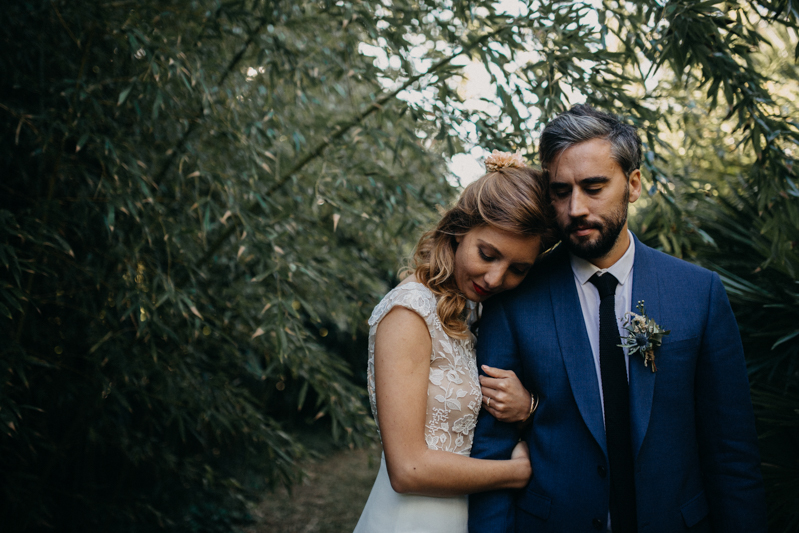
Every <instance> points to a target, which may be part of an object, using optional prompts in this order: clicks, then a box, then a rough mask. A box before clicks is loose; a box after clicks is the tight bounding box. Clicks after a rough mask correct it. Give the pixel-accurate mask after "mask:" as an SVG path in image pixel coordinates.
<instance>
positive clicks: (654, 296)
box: [630, 237, 661, 457]
mask: <svg viewBox="0 0 799 533" xmlns="http://www.w3.org/2000/svg"><path fill="white" fill-rule="evenodd" d="M634 239H635V263H634V264H633V293H632V302H631V305H632V309H631V311H633V312H637V309H636V308H635V307H636V305H637V304H638V302H639V301H641V300H643V301H644V304H645V305H646V314H647V315H648V316H649V317H650V318H652V319H654V320H655V322H657V323H661V322H660V320H661V316H660V315H661V311H660V295H659V283H658V272H657V269H656V268H655V266H656V265H654V264H653V262H652V257H651V253H652V252H651V250H650V249H649V248H648V247H646V246H645V245H643V244H641V242H640V241H639V240H638V238H637V237H634ZM656 376H657V373H656V372H652V368H651V367H645V366H644V361H643V358H642V357H641V356H640V355H638V354H637V353H636V354H633V355H631V356H630V424H631V425H632V428H631V430H632V438H633V456H634V457H637V456H638V452H639V451H640V450H641V445H642V444H643V442H644V436H645V435H646V430H647V427H648V426H649V417H650V414H651V413H652V397H653V396H654V392H655V377H656Z"/></svg>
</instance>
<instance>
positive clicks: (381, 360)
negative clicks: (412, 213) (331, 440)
mask: <svg viewBox="0 0 799 533" xmlns="http://www.w3.org/2000/svg"><path fill="white" fill-rule="evenodd" d="M486 170H487V174H485V175H484V176H483V177H481V178H480V179H478V180H477V181H475V182H474V183H472V184H470V185H469V186H468V187H466V189H465V190H464V191H463V193H462V194H461V196H460V198H459V199H458V201H457V202H456V204H455V205H454V206H453V207H452V208H451V209H449V210H448V211H447V212H446V213H444V215H443V217H442V219H441V221H440V222H439V223H438V225H437V226H436V228H435V229H434V230H432V231H429V232H427V233H426V234H424V235H423V236H422V238H421V239H420V240H419V243H418V245H417V248H416V252H415V254H414V258H413V261H414V267H413V269H412V270H411V271H410V275H409V276H408V277H407V278H405V279H404V280H403V282H402V283H400V284H399V285H398V286H397V287H396V288H394V289H393V290H392V291H391V292H389V293H388V294H387V295H386V296H385V297H384V298H383V300H382V301H381V302H380V304H378V306H377V307H375V309H374V311H373V312H372V316H371V318H370V319H369V326H370V330H369V365H368V369H367V374H368V388H369V398H370V401H371V405H372V413H373V414H374V417H375V421H376V422H377V424H378V429H379V432H380V437H381V439H382V442H383V450H384V452H383V457H382V459H381V463H380V471H379V473H378V475H377V479H376V481H375V484H374V487H373V488H372V492H371V494H370V495H369V500H368V501H367V503H366V507H365V508H364V510H363V513H362V514H361V518H360V520H359V521H358V525H357V526H356V527H355V533H383V532H415V533H418V532H430V533H433V532H435V533H464V532H466V530H467V501H466V494H468V493H471V492H480V491H485V490H494V489H502V488H522V487H524V486H526V484H527V481H528V480H529V478H530V475H531V474H532V470H531V466H530V457H529V453H528V451H527V448H526V446H525V444H524V443H519V444H518V445H517V446H516V448H515V449H514V450H513V454H512V455H511V457H510V459H508V460H500V461H492V460H484V459H472V458H470V457H469V452H470V450H471V447H472V439H473V436H474V427H475V424H476V422H477V415H478V413H479V411H480V406H481V404H482V405H483V406H484V407H485V409H486V410H487V411H488V412H489V413H490V414H492V415H493V416H495V417H497V418H498V419H499V420H502V421H504V422H522V421H524V420H526V419H528V418H529V417H530V415H532V413H533V411H534V410H535V407H536V401H535V398H533V396H532V395H531V394H530V393H529V392H528V391H527V390H525V389H524V387H523V386H522V384H521V383H520V382H519V380H518V379H517V378H516V376H515V374H514V373H513V372H510V371H504V370H501V369H494V368H490V367H483V369H482V370H483V371H484V372H485V373H486V374H487V375H488V376H481V377H480V378H479V380H478V373H477V364H476V361H475V341H476V339H475V336H474V334H473V333H472V331H471V330H470V327H472V326H473V325H474V323H475V322H476V320H477V319H478V318H479V313H480V302H482V301H484V300H485V299H487V298H489V297H491V296H493V295H494V294H497V293H499V292H502V291H506V290H509V289H513V288H514V287H516V286H517V285H519V283H521V282H522V280H523V279H524V277H525V275H526V274H527V272H528V271H529V270H530V268H531V267H532V266H533V263H534V262H535V260H536V257H537V256H538V255H539V254H540V253H541V251H542V250H543V249H544V245H545V244H548V242H545V241H548V240H549V234H550V232H549V227H550V221H551V220H552V216H551V214H550V212H549V205H548V202H547V200H546V194H545V190H546V185H545V181H544V180H543V178H542V176H541V174H540V173H539V172H538V171H536V170H534V169H531V168H528V167H526V166H525V165H524V163H523V161H522V159H521V156H520V155H519V154H508V153H501V152H497V151H494V153H493V154H492V155H491V156H489V157H488V158H487V159H486ZM378 413H379V416H378Z"/></svg>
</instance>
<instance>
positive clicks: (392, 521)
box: [354, 455, 469, 533]
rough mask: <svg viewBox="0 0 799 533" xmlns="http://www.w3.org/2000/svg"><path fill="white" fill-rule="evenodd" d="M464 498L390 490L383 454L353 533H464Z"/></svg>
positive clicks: (466, 518)
mask: <svg viewBox="0 0 799 533" xmlns="http://www.w3.org/2000/svg"><path fill="white" fill-rule="evenodd" d="M466 498H467V497H466V496H451V497H444V498H437V497H434V496H417V495H414V494H399V493H397V492H395V491H394V489H392V488H391V481H390V480H389V479H388V470H387V469H386V457H385V455H383V456H381V458H380V471H379V472H378V473H377V479H376V480H375V484H374V486H373V487H372V492H371V493H370V494H369V500H368V501H367V502H366V506H365V507H364V509H363V513H361V518H360V520H358V525H356V526H355V531H354V533H466V532H467V530H468V521H469V520H468V516H469V515H468V513H469V505H468V502H467V499H466Z"/></svg>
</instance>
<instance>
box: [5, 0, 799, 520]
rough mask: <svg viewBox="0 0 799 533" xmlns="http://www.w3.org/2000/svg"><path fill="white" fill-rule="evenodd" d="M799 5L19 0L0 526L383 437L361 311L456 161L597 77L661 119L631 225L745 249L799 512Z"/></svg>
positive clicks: (774, 441)
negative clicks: (373, 405) (369, 398)
mask: <svg viewBox="0 0 799 533" xmlns="http://www.w3.org/2000/svg"><path fill="white" fill-rule="evenodd" d="M798 19H799V12H798V11H797V6H796V4H795V3H793V2H792V1H791V0H774V1H771V0H753V1H751V2H737V1H727V2H715V1H713V0H708V1H703V2H699V1H668V2H664V1H662V0H660V1H656V0H645V1H628V2H619V1H616V0H591V1H589V2H545V3H542V2H538V1H536V2H530V1H522V0H518V1H515V0H514V1H511V0H504V1H502V2H496V1H474V2H463V1H459V0H443V1H442V0H436V1H433V0H382V1H378V0H375V1H359V0H348V1H345V0H340V1H333V0H317V1H298V0H292V1H281V0H225V1H222V0H135V1H134V0H92V1H87V0H70V1H67V0H27V1H26V0H6V1H4V2H2V5H0V20H3V21H4V24H2V26H0V43H2V47H3V52H2V54H0V151H2V156H0V161H1V163H0V168H2V175H1V176H0V263H2V267H0V365H1V366H0V368H1V369H2V371H3V374H4V379H3V381H2V385H1V386H0V471H2V472H3V475H2V476H1V477H0V523H1V524H2V525H3V528H2V529H3V531H4V532H6V531H8V532H16V531H70V532H71V531H76V532H78V531H79V532H91V531H110V530H114V531H119V532H139V531H156V530H165V531H192V532H195V531H196V532H200V531H202V532H206V531H208V532H211V531H214V532H216V531H218V532H225V531H231V530H234V529H236V528H237V527H240V526H242V525H243V524H247V523H248V522H249V521H251V520H252V512H251V510H252V509H253V508H252V506H251V505H250V502H252V501H256V500H258V499H260V498H261V496H262V495H263V494H264V493H265V491H266V493H267V494H269V493H270V492H268V491H271V490H275V489H276V488H278V487H281V486H291V485H292V484H294V483H296V482H297V481H298V480H299V476H300V472H301V468H300V465H302V464H306V463H304V461H306V460H307V457H308V455H309V454H313V453H318V452H319V450H322V452H324V451H325V450H324V449H323V448H324V446H329V444H324V443H328V442H335V443H338V446H353V447H358V446H363V445H365V444H367V443H369V442H372V441H373V440H374V438H375V432H374V423H373V422H372V420H371V417H370V415H369V413H368V408H367V402H366V401H365V390H364V383H365V366H366V365H365V358H366V347H365V335H366V319H367V318H368V315H369V313H370V311H371V308H372V306H373V305H375V304H376V303H377V301H379V299H380V297H381V296H382V295H383V294H384V293H385V292H386V291H387V290H388V289H389V288H390V287H391V286H392V285H393V284H394V283H396V282H397V271H398V268H399V267H400V266H401V264H402V260H403V258H404V257H406V256H407V255H408V254H409V252H410V251H411V249H412V246H413V244H414V243H415V240H416V238H417V237H418V235H419V233H420V232H421V231H422V230H423V228H426V227H427V226H428V225H429V224H430V223H431V222H432V221H433V220H435V218H436V216H437V208H438V207H440V206H445V205H447V204H448V203H449V202H450V201H452V199H453V198H454V197H455V196H456V195H457V191H458V183H457V179H456V177H457V176H454V175H453V173H452V170H450V169H452V168H454V167H452V166H451V164H452V163H451V162H452V161H459V160H463V158H464V157H465V158H466V159H467V160H469V158H471V160H474V159H475V158H476V157H478V158H479V156H480V155H481V154H482V153H483V152H482V150H483V149H485V150H489V151H490V150H491V149H495V148H496V149H501V150H510V149H520V150H522V151H523V152H524V153H526V154H527V158H528V160H530V161H531V162H534V161H535V144H536V140H537V132H538V131H540V129H541V125H542V124H543V123H544V122H546V121H547V120H549V119H550V118H551V117H553V116H554V115H555V114H557V113H558V112H560V111H563V110H565V109H567V108H568V107H569V106H570V105H572V104H574V103H579V102H588V103H591V104H593V105H595V106H597V107H600V108H604V109H607V110H611V111H613V112H615V113H618V114H620V115H622V116H624V117H625V118H626V119H628V120H630V121H632V122H633V123H635V124H636V125H637V126H639V127H640V128H641V130H642V132H643V133H644V135H643V137H644V140H645V155H646V157H645V169H644V176H645V181H646V189H647V193H646V194H645V195H644V197H643V198H642V200H641V201H639V202H638V203H637V204H636V208H635V210H634V211H633V212H632V213H631V214H632V226H633V229H634V231H636V232H637V233H638V235H639V236H641V238H642V239H643V240H644V241H646V242H647V243H649V244H651V245H653V246H656V247H658V248H660V249H662V250H664V251H666V252H668V253H670V254H673V255H677V256H679V257H683V258H685V259H687V260H689V261H693V262H696V263H699V264H702V265H704V266H707V267H709V268H712V269H715V270H717V271H718V272H720V273H721V274H722V276H723V279H724V282H725V285H726V287H727V291H728V294H729V295H730V298H731V300H732V302H733V306H734V309H735V311H736V315H737V317H738V321H739V324H740V327H741V332H742V334H743V338H744V342H745V346H746V353H747V358H748V363H749V369H750V381H751V385H752V398H753V401H754V403H755V408H756V414H757V417H758V430H759V433H760V438H761V452H762V458H763V472H764V475H765V477H766V482H767V490H768V498H769V506H770V520H771V528H772V531H795V530H797V528H799V454H797V450H798V449H799V446H798V445H799V442H797V441H798V440H799V414H798V413H799V389H797V382H799V374H798V373H797V371H798V370H799V369H798V368H797V362H799V355H798V354H797V351H798V350H799V286H797V276H799V256H798V255H797V249H796V244H797V242H799V203H797V197H799V189H797V185H796V179H797V172H796V168H795V167H794V163H795V160H796V154H797V150H799V146H798V145H799V123H797V121H796V118H795V117H797V116H799V113H797V104H799V91H797V89H799V85H797V84H798V82H799V68H798V67H797V58H799V48H797V20H798ZM479 79H483V86H482V87H483V88H482V89H479V90H475V89H474V87H475V86H476V85H475V84H476V83H477V82H476V80H479ZM459 158H460V159H459ZM448 165H450V166H448ZM461 174H462V173H461ZM462 175H463V174H462ZM320 443H323V444H320ZM320 446H322V448H320ZM342 482H346V480H343V481H342ZM281 490H282V489H281ZM258 509H259V510H262V509H264V507H259V508H258ZM259 512H262V511H259ZM272 512H277V511H274V509H273V511H272Z"/></svg>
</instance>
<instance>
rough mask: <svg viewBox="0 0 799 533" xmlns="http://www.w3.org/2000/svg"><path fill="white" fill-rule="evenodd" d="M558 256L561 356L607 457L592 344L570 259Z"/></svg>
mask: <svg viewBox="0 0 799 533" xmlns="http://www.w3.org/2000/svg"><path fill="white" fill-rule="evenodd" d="M555 253H558V252H555ZM559 254H560V257H558V258H553V260H554V261H553V264H552V277H551V278H550V279H551V283H550V294H551V297H552V308H553V311H554V315H555V329H556V331H557V335H558V342H559V344H560V353H561V356H562V357H563V363H564V365H565V366H566V373H567V374H568V376H569V383H570V384H571V389H572V393H573V394H574V399H575V401H576V402H577V407H578V409H579V410H580V415H581V416H582V417H583V420H584V421H585V424H586V425H587V426H588V429H589V430H590V431H591V434H592V435H593V436H594V438H595V439H596V441H597V443H599V446H600V447H601V448H602V451H603V452H604V453H605V455H607V444H606V441H605V423H604V419H603V416H602V404H601V401H600V396H599V394H600V393H599V383H597V376H596V367H595V366H594V358H593V356H592V355H591V354H592V352H591V344H590V342H589V341H588V333H587V332H586V330H585V320H584V318H583V312H582V307H581V306H580V298H579V296H578V295H577V287H576V286H575V282H574V274H573V273H572V269H571V264H570V263H569V255H568V254H567V253H566V251H565V250H563V249H561V250H560V251H559Z"/></svg>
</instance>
